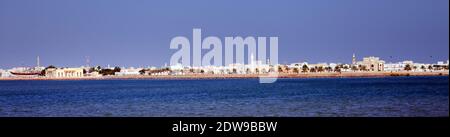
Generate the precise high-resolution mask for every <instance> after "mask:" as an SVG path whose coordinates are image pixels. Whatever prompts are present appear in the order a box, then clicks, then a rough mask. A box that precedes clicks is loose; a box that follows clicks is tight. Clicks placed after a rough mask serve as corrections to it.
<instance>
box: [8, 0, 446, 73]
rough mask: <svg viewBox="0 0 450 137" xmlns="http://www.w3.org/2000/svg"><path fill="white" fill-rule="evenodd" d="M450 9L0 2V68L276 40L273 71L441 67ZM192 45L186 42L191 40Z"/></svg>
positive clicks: (165, 59)
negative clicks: (324, 65) (406, 64)
mask: <svg viewBox="0 0 450 137" xmlns="http://www.w3.org/2000/svg"><path fill="white" fill-rule="evenodd" d="M448 5H449V1H448V0H292V1H290V0H279V1H270V0H258V1H256V0H255V1H239V0H226V1H225V0H223V1H208V0H195V1H185V0H161V1H156V0H155V1H153V0H152V1H150V0H0V68H10V67H14V66H34V65H35V60H36V56H38V55H39V56H40V58H41V63H42V64H43V65H51V64H52V65H56V66H73V67H75V66H81V65H85V57H86V56H89V58H90V60H91V65H102V66H106V65H108V64H110V65H111V66H126V67H128V66H136V67H139V66H149V65H150V66H162V65H164V63H169V60H170V56H171V55H172V54H173V53H174V52H175V51H176V50H170V49H169V44H170V40H171V39H172V38H173V37H175V36H185V37H188V38H191V37H192V29H193V28H201V29H202V36H203V37H205V36H211V35H212V36H218V37H219V38H222V42H223V41H224V40H223V38H224V37H226V36H243V37H246V36H254V37H258V36H266V37H269V36H278V37H279V62H280V63H291V62H299V61H308V62H312V63H314V62H342V63H350V62H351V56H352V53H356V55H357V57H358V58H359V59H361V58H362V57H363V56H370V55H373V56H379V57H381V58H382V59H384V60H386V61H388V62H391V61H392V62H397V61H402V60H414V61H417V62H425V63H432V62H436V61H439V60H448V58H449V39H448V37H449V6H448ZM191 42H192V41H191Z"/></svg>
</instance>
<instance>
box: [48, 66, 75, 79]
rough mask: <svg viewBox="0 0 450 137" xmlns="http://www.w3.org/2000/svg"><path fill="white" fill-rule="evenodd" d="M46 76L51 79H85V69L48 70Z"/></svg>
mask: <svg viewBox="0 0 450 137" xmlns="http://www.w3.org/2000/svg"><path fill="white" fill-rule="evenodd" d="M45 76H46V77H50V78H80V77H84V74H83V68H48V69H47V70H46V71H45Z"/></svg>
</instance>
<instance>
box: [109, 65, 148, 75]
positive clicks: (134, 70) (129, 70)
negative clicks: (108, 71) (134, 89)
mask: <svg viewBox="0 0 450 137" xmlns="http://www.w3.org/2000/svg"><path fill="white" fill-rule="evenodd" d="M140 70H142V69H141V68H133V67H131V68H123V69H120V72H115V73H114V75H117V76H126V75H140V72H139V71H140Z"/></svg>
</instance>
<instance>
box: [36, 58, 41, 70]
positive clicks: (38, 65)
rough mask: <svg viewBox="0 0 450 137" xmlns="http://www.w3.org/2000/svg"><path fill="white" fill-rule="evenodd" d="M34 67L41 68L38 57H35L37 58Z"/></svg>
mask: <svg viewBox="0 0 450 137" xmlns="http://www.w3.org/2000/svg"><path fill="white" fill-rule="evenodd" d="M36 65H37V67H38V68H39V67H40V66H41V62H40V60H39V56H37V58H36Z"/></svg>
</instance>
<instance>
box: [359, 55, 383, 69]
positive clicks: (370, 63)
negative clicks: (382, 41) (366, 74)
mask: <svg viewBox="0 0 450 137" xmlns="http://www.w3.org/2000/svg"><path fill="white" fill-rule="evenodd" d="M356 64H358V65H363V66H365V67H366V69H367V70H368V71H384V64H385V62H384V61H383V60H380V58H379V57H373V56H371V57H365V58H363V61H359V62H357V63H356Z"/></svg>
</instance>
